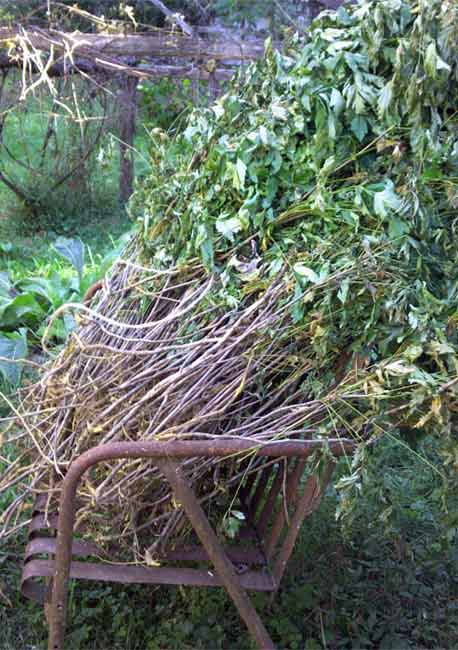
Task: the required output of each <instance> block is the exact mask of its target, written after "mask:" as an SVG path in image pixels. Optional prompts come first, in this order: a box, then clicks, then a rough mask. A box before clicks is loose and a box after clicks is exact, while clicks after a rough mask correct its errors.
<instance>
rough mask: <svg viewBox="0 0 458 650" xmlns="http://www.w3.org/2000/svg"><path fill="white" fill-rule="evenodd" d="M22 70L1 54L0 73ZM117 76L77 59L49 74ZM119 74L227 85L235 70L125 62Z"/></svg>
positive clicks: (58, 63) (119, 64)
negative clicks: (220, 82) (212, 81)
mask: <svg viewBox="0 0 458 650" xmlns="http://www.w3.org/2000/svg"><path fill="white" fill-rule="evenodd" d="M14 68H18V69H21V68H22V61H21V60H20V59H11V58H9V57H8V56H7V55H6V54H5V53H4V52H0V70H9V69H14ZM32 70H33V71H34V72H36V73H38V72H39V70H37V69H36V68H35V67H34V66H33V65H32ZM107 70H109V71H110V72H116V70H115V69H114V67H113V64H110V65H109V66H107V65H103V64H97V63H96V62H94V61H91V60H90V59H83V58H75V59H74V60H73V63H70V62H64V61H62V60H59V61H56V63H54V64H53V65H52V66H51V67H50V68H49V70H48V73H47V74H48V76H49V77H51V78H54V77H66V76H70V75H73V74H81V73H84V74H86V75H88V76H92V75H95V74H96V73H97V72H99V73H100V72H107ZM117 71H118V72H120V73H122V74H126V75H127V76H131V77H139V78H140V79H159V78H162V77H170V78H177V79H192V80H202V81H208V80H210V79H214V80H215V81H228V80H229V79H231V78H232V76H233V75H234V69H233V68H216V69H215V70H209V69H208V68H207V67H206V66H205V65H196V64H189V65H161V64H154V63H142V64H139V65H127V64H125V63H124V62H123V61H118V62H117Z"/></svg>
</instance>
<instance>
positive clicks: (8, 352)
mask: <svg viewBox="0 0 458 650" xmlns="http://www.w3.org/2000/svg"><path fill="white" fill-rule="evenodd" d="M11 250H13V249H11ZM54 251H55V253H56V255H55V257H54V258H52V259H51V260H50V261H49V263H48V264H47V265H46V266H44V267H43V268H42V269H41V274H40V275H30V276H29V277H25V278H22V277H20V278H19V279H17V280H13V279H12V278H11V277H10V275H9V273H8V272H6V271H3V272H0V357H3V358H4V359H3V360H0V375H1V376H2V377H3V379H4V381H6V382H7V383H8V384H9V385H11V386H18V385H19V384H20V380H21V367H20V365H18V364H17V363H13V361H14V360H17V359H23V358H25V357H26V356H27V353H28V348H29V346H34V347H35V346H39V344H40V339H41V337H42V336H43V334H44V333H45V330H46V328H47V323H48V320H49V317H50V316H51V315H52V314H53V313H54V312H55V311H56V310H57V309H58V308H59V307H61V306H62V305H63V304H65V303H67V302H74V301H80V300H82V298H83V297H84V295H85V293H86V292H87V290H88V288H89V287H90V286H91V285H92V284H93V283H94V282H95V281H96V280H97V279H99V278H100V277H101V275H102V274H103V273H104V271H105V270H106V269H107V267H108V265H109V264H110V262H111V261H112V259H113V255H115V253H114V252H111V253H110V254H109V255H108V256H106V258H105V259H104V260H97V261H95V260H94V259H93V258H92V256H91V259H90V261H89V264H86V263H85V250H84V245H83V243H82V241H81V240H80V239H66V238H64V237H59V238H58V239H57V240H56V241H55V244H54ZM10 252H11V251H10ZM59 258H60V259H59ZM75 325H76V323H75V320H74V318H73V317H72V316H71V315H69V314H64V315H63V317H62V318H59V319H58V320H56V321H54V323H53V325H52V327H51V331H50V332H47V335H48V336H49V337H50V338H52V340H53V341H54V343H56V344H58V343H62V342H64V341H65V340H66V338H67V337H68V335H69V333H70V332H71V331H72V330H73V329H74V328H75ZM5 359H11V360H12V362H11V363H8V361H6V360H5Z"/></svg>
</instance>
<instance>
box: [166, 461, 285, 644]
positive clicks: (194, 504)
mask: <svg viewBox="0 0 458 650" xmlns="http://www.w3.org/2000/svg"><path fill="white" fill-rule="evenodd" d="M158 465H159V467H160V469H161V470H162V472H163V474H164V476H165V477H166V479H167V480H168V482H169V483H170V485H171V487H172V489H173V492H174V494H175V496H176V497H177V500H178V501H179V502H180V503H181V505H182V506H183V508H184V510H185V512H186V514H187V516H188V518H189V520H190V522H191V524H192V526H193V528H194V530H195V531H196V533H197V535H198V536H199V539H200V541H201V542H202V545H203V547H204V548H205V550H206V551H207V554H208V557H209V558H210V560H211V561H212V563H213V565H214V566H215V569H216V571H217V573H218V577H219V578H220V580H221V581H222V583H223V585H224V587H225V588H226V590H227V592H228V593H229V595H230V596H231V598H232V600H233V601H234V604H235V606H236V607H237V609H238V611H239V614H240V616H241V618H242V619H243V621H244V622H245V624H246V626H247V628H248V631H249V632H250V634H251V636H252V637H253V638H254V640H255V641H256V643H257V645H258V647H259V648H261V649H262V650H271V649H273V648H274V647H275V646H274V644H273V641H272V639H271V638H270V636H269V635H268V633H267V630H266V628H265V627H264V624H263V622H262V621H261V619H260V617H259V614H258V613H257V611H256V609H255V608H254V606H253V604H252V602H251V600H250V598H249V596H248V594H247V593H246V591H245V589H243V587H242V586H241V585H240V582H239V579H238V577H237V574H236V573H235V571H234V567H233V566H232V562H231V561H230V560H229V558H228V557H227V555H226V553H225V551H224V549H223V547H222V545H221V544H220V541H219V540H218V538H217V536H216V534H215V532H214V530H213V528H212V527H211V526H210V524H209V522H208V519H207V517H206V516H205V513H204V511H203V510H202V507H201V505H200V503H199V501H198V499H197V497H196V496H195V494H194V492H193V490H192V488H190V486H189V485H188V482H187V481H186V479H185V477H184V476H183V473H182V471H181V469H180V467H179V465H178V464H177V463H175V462H173V461H171V460H164V461H162V460H161V462H160V463H158Z"/></svg>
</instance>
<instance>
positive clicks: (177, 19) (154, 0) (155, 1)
mask: <svg viewBox="0 0 458 650" xmlns="http://www.w3.org/2000/svg"><path fill="white" fill-rule="evenodd" d="M147 1H148V2H150V3H151V4H152V5H154V6H155V7H156V8H157V9H159V11H162V13H163V14H164V15H165V16H166V17H167V18H168V19H169V20H171V21H173V22H174V23H176V24H177V25H178V27H179V28H180V29H181V30H182V31H183V33H184V34H187V35H188V36H192V35H193V31H192V27H191V26H190V25H188V23H187V22H185V21H184V20H183V18H182V17H181V16H180V14H178V13H174V12H173V11H170V9H169V8H168V7H166V6H165V4H164V3H163V2H161V0H147Z"/></svg>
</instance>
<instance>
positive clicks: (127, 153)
mask: <svg viewBox="0 0 458 650" xmlns="http://www.w3.org/2000/svg"><path fill="white" fill-rule="evenodd" d="M137 84H138V79H137V78H136V77H129V76H127V75H123V77H122V79H121V89H120V92H119V140H120V142H119V200H120V202H121V204H122V205H124V204H125V203H127V201H128V200H129V198H130V196H131V194H132V192H133V190H134V156H133V147H134V136H135V119H136V113H137Z"/></svg>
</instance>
